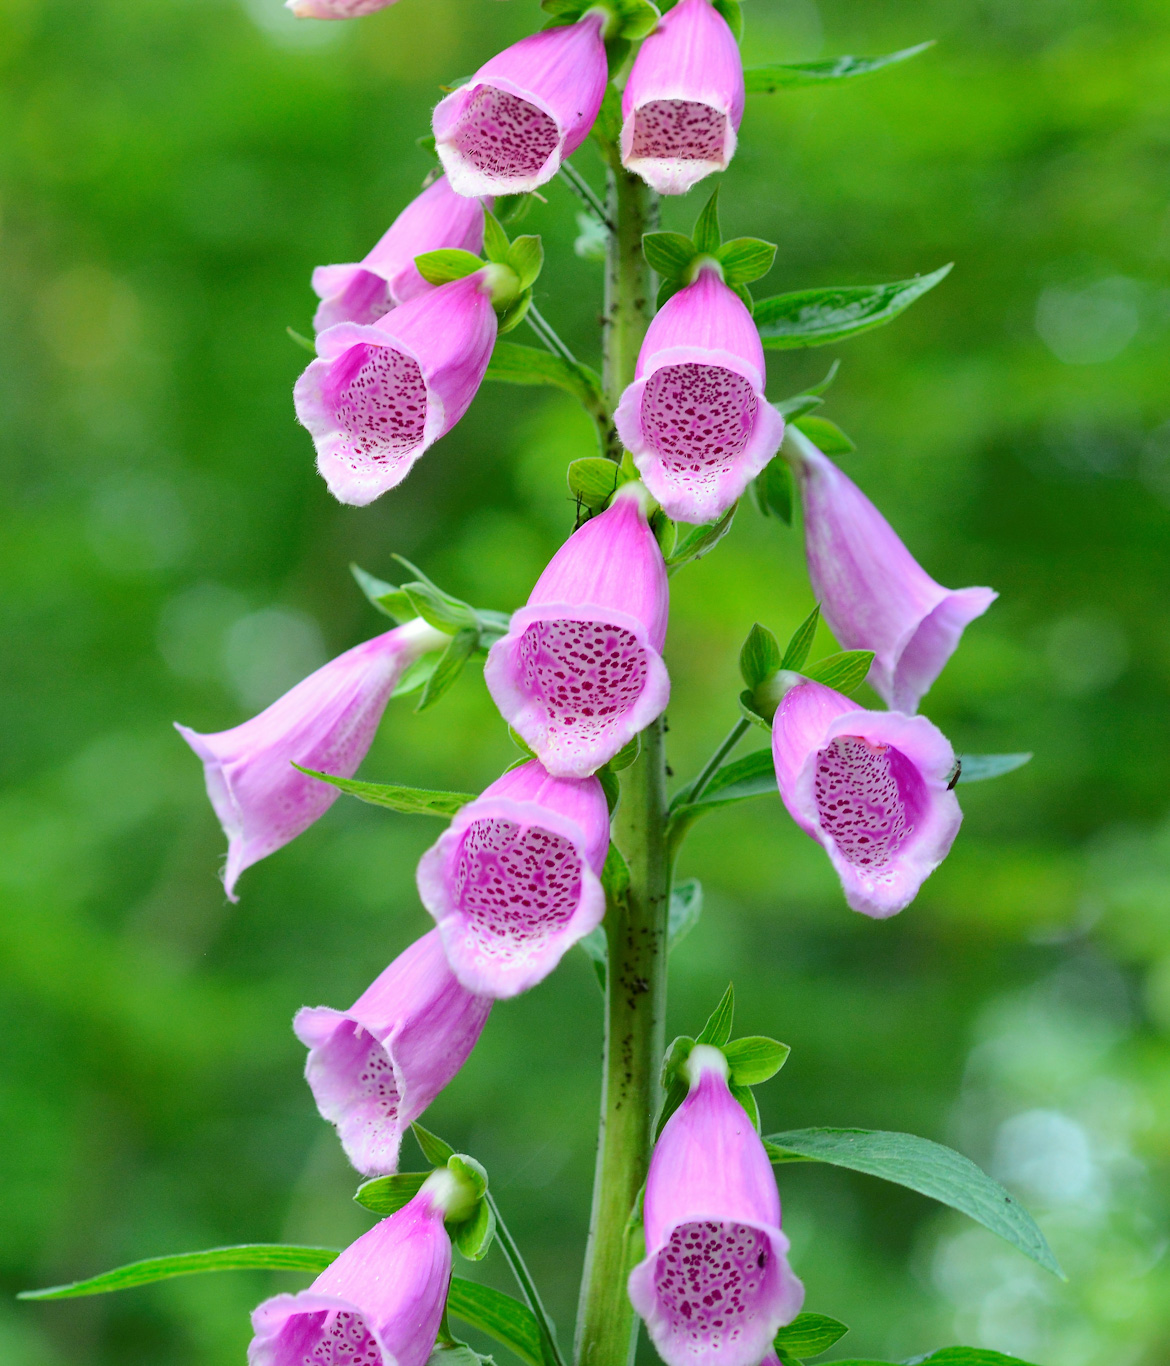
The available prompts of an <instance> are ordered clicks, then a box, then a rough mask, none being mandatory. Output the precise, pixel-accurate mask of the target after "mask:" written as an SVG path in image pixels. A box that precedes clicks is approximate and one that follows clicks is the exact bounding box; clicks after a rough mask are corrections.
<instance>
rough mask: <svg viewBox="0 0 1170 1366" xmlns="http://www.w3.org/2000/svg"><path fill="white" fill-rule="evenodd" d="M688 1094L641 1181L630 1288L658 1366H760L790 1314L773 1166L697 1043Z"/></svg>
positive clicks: (722, 1064) (723, 1072) (723, 1067)
mask: <svg viewBox="0 0 1170 1366" xmlns="http://www.w3.org/2000/svg"><path fill="white" fill-rule="evenodd" d="M686 1066H687V1071H688V1077H689V1080H690V1092H689V1094H688V1095H687V1097H686V1099H685V1100H684V1101H683V1103H682V1104H681V1105H680V1106H679V1108H678V1109H677V1110H676V1111H675V1112H674V1114H673V1115H671V1117H670V1118H669V1119H668V1120H667V1121H666V1124H665V1126H664V1127H663V1130H662V1134H661V1136H660V1137H659V1139H658V1143H657V1145H656V1146H655V1148H654V1155H653V1156H652V1157H651V1159H650V1171H649V1175H648V1176H647V1178H646V1198H645V1205H644V1211H643V1213H644V1220H645V1229H646V1259H645V1260H644V1261H643V1262H640V1263H639V1264H638V1265H637V1266H636V1267H635V1268H634V1269H633V1271H631V1272H630V1280H629V1292H630V1300H631V1302H632V1303H633V1306H634V1308H635V1309H636V1310H637V1311H638V1313H639V1314H640V1315H641V1317H642V1319H643V1321H644V1322H645V1324H646V1331H647V1332H648V1333H649V1335H650V1340H651V1341H652V1342H653V1344H654V1346H655V1347H656V1348H657V1350H658V1354H659V1356H660V1357H661V1358H662V1360H663V1361H664V1362H666V1366H759V1363H760V1361H761V1360H762V1359H763V1358H764V1356H765V1354H766V1353H767V1352H768V1351H769V1350H770V1348H771V1346H772V1339H773V1338H774V1337H775V1336H776V1332H777V1330H778V1329H779V1328H780V1327H782V1326H783V1325H784V1324H786V1323H790V1322H791V1321H792V1320H793V1319H794V1318H795V1317H796V1315H797V1314H798V1313H799V1312H800V1306H801V1304H802V1303H803V1301H804V1286H803V1285H802V1284H801V1283H800V1281H799V1280H798V1279H797V1278H796V1276H795V1275H794V1274H793V1272H792V1269H791V1268H790V1267H789V1265H788V1239H787V1238H786V1237H785V1236H784V1234H783V1233H782V1232H781V1231H780V1196H779V1194H778V1193H777V1191H776V1180H775V1177H774V1176H773V1175H772V1166H771V1163H770V1162H769V1160H768V1155H767V1153H766V1152H765V1151H764V1145H763V1143H762V1142H761V1141H760V1137H759V1135H758V1134H757V1133H756V1131H755V1129H754V1127H753V1126H752V1121H751V1120H750V1119H749V1118H748V1116H747V1113H746V1111H745V1110H744V1108H743V1106H741V1105H740V1104H739V1102H738V1101H737V1100H735V1098H734V1097H733V1096H732V1094H731V1092H730V1091H729V1090H728V1086H727V1070H728V1069H727V1060H726V1059H725V1058H724V1056H723V1054H722V1053H721V1052H720V1051H719V1050H718V1049H717V1048H710V1047H708V1046H707V1045H705V1044H698V1045H696V1047H695V1048H694V1049H693V1050H692V1052H691V1055H690V1057H689V1058H688V1060H687V1064H686Z"/></svg>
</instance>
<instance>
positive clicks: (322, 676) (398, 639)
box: [175, 621, 447, 901]
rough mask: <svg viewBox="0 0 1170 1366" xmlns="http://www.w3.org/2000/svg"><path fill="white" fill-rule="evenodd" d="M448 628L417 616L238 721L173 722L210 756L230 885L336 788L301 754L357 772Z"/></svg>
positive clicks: (300, 827)
mask: <svg viewBox="0 0 1170 1366" xmlns="http://www.w3.org/2000/svg"><path fill="white" fill-rule="evenodd" d="M446 639H447V638H446V637H445V636H443V635H442V634H441V633H440V632H438V631H435V630H433V629H432V628H431V627H429V626H427V625H426V623H425V622H423V621H414V622H411V623H409V624H408V625H406V626H399V627H398V628H397V629H396V630H393V631H387V632H386V633H385V634H384V635H380V636H375V637H374V639H373V640H367V641H365V642H364V643H363V644H361V645H355V646H354V648H353V649H352V650H347V651H346V652H345V653H344V654H343V655H338V656H337V658H336V659H333V660H330V662H329V663H328V664H325V665H323V666H322V667H321V668H320V669H318V670H317V671H316V673H312V674H310V675H309V677H308V678H306V679H303V680H302V681H301V682H300V683H298V684H297V686H296V687H295V688H293V689H292V690H291V691H290V692H287V693H285V695H284V696H283V697H281V698H278V699H277V701H275V702H273V704H272V705H271V706H270V707H268V708H267V709H266V710H265V711H262V712H261V713H260V715H259V716H254V717H253V718H252V720H250V721H245V722H244V723H243V725H241V726H235V727H234V728H233V729H232V730H223V731H218V732H217V733H215V734H213V735H201V734H199V733H198V732H197V731H193V730H191V729H189V728H188V727H187V726H181V725H178V724H177V723H176V725H175V729H176V730H177V731H178V732H179V734H180V735H181V736H182V737H183V739H184V740H186V741H187V743H188V744H189V745H190V746H191V748H192V749H193V750H194V751H195V753H196V754H197V755H198V756H199V758H200V759H202V760H203V769H204V776H205V778H206V781H207V795H208V796H209V797H210V799H211V804H212V806H213V807H214V808H215V814H216V815H217V816H218V817H219V823H220V824H221V825H222V826H223V829H224V834H225V835H227V837H228V857H227V867H226V869H225V871H224V888H225V890H226V892H227V894H228V897H229V898H230V899H231V900H232V901H236V900H238V898H237V897H236V894H235V885H236V880H237V878H238V877H239V876H240V874H241V873H242V872H243V871H244V869H245V868H249V867H251V865H252V864H253V863H256V862H257V861H258V860H260V859H262V858H265V857H267V855H269V854H272V853H275V851H276V850H277V849H280V848H282V847H283V846H284V845H286V844H288V842H289V841H290V840H293V839H295V838H296V837H297V836H298V835H299V834H301V832H302V831H304V830H307V829H308V827H309V826H310V825H312V824H313V822H314V821H315V820H317V818H318V817H319V816H322V815H323V814H324V813H325V811H326V810H328V808H329V807H330V806H332V804H333V803H334V801H336V800H337V797H338V795H339V794H338V791H337V788H335V787H330V786H329V784H328V783H323V782H321V781H319V780H318V779H316V778H309V777H306V776H305V775H304V774H303V773H298V772H297V771H296V769H295V768H293V763H294V762H296V763H298V764H301V765H302V766H303V767H304V768H313V769H316V770H317V771H318V772H320V773H331V774H333V775H335V776H338V777H342V778H351V777H352V776H353V775H354V773H355V772H356V771H357V767H358V765H359V764H360V763H361V761H362V760H363V759H364V758H365V756H366V752H367V750H368V749H369V748H370V745H371V743H372V741H373V739H374V732H375V731H376V730H377V729H378V722H379V721H380V720H381V719H382V713H383V711H384V710H385V708H386V702H387V700H388V699H389V697H390V694H391V693H392V692H393V691H394V687H395V684H396V683H397V682H398V680H399V678H400V677H401V676H402V673H403V671H404V670H405V669H406V668H407V666H408V665H409V664H412V663H413V662H414V661H415V660H416V659H417V658H418V657H419V656H420V655H421V654H424V653H425V652H426V651H427V650H433V649H436V648H438V647H439V646H440V645H442V644H443V643H445V641H446Z"/></svg>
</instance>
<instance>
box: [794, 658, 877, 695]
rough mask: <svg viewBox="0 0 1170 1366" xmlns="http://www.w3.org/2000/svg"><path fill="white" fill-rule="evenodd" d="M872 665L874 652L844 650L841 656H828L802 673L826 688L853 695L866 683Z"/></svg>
mask: <svg viewBox="0 0 1170 1366" xmlns="http://www.w3.org/2000/svg"><path fill="white" fill-rule="evenodd" d="M872 663H873V651H872V650H842V651H841V652H840V654H835V655H826V656H825V658H824V659H818V660H817V662H816V663H815V664H810V665H809V666H808V667H807V668H806V669H803V670H802V672H803V674H804V676H805V678H811V679H813V681H814V682H816V683H823V684H824V685H825V687H826V688H835V689H836V690H837V691H838V692H843V693H851V692H852V691H853V689H854V688H860V687H861V685H862V684H863V683H864V682H865V676H866V674H867V673H869V666H870V665H871V664H872Z"/></svg>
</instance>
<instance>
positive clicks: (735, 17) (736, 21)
mask: <svg viewBox="0 0 1170 1366" xmlns="http://www.w3.org/2000/svg"><path fill="white" fill-rule="evenodd" d="M715 8H716V10H718V11H719V13H720V14H722V15H723V17H724V19H726V20H727V27H728V28H729V29H730V30H731V33H732V37H734V39H735V41H736V42H737V43H738V42H740V41H741V40H742V39H743V9H742V8H741V7H740V3H739V0H715Z"/></svg>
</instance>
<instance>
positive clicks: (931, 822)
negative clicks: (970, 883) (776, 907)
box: [772, 679, 963, 920]
mask: <svg viewBox="0 0 1170 1366" xmlns="http://www.w3.org/2000/svg"><path fill="white" fill-rule="evenodd" d="M772 757H773V759H774V760H775V763H776V781H777V783H778V785H779V788H780V796H781V797H782V798H783V801H784V805H785V806H786V807H787V808H788V813H789V815H790V816H791V817H792V819H793V820H794V821H795V822H796V823H797V825H799V826H800V828H801V829H802V830H803V831H804V832H805V833H806V834H807V835H811V836H812V838H813V839H815V840H816V841H817V843H818V844H820V845H822V846H823V848H824V849H825V851H826V853H827V854H828V855H829V858H830V859H831V860H832V864H833V867H834V868H835V869H836V870H837V874H838V876H839V877H840V879H841V886H842V888H843V889H844V892H845V900H846V901H847V902H848V903H849V905H850V906H852V908H853V909H854V910H855V911H860V912H861V913H862V914H863V915H869V916H873V917H874V918H875V919H878V920H884V919H885V918H886V916H890V915H895V914H897V912H898V911H900V910H903V909H904V908H905V907H906V906H908V905H909V904H910V902H911V901H913V900H914V898H915V897H916V896H917V895H918V889H919V887H921V886H922V883H923V882H924V881H925V880H926V878H927V877H929V875H930V874H931V873H932V872H934V870H935V869H936V868H937V867H938V865H939V864H940V863H941V862H942V861H943V859H944V858H946V856H947V854H948V853H949V852H950V848H951V845H952V844H953V843H954V839H955V836H956V835H957V834H958V833H959V825H960V824H961V822H962V819H963V813H962V812H961V811H960V810H959V803H958V801H957V799H956V797H955V794H954V793H953V792H952V791H949V790H948V785H949V783H950V781H951V777H952V774H953V772H954V766H955V752H954V750H953V749H952V748H951V745H950V741H948V740H947V738H946V737H945V736H944V735H943V734H942V732H941V731H940V730H939V729H938V727H937V726H935V725H933V724H932V723H931V722H930V721H928V720H927V719H926V717H925V716H906V715H904V714H903V713H902V712H896V711H866V710H865V709H864V708H862V707H859V706H858V705H857V704H856V702H853V701H851V700H850V699H849V698H848V697H844V696H843V695H842V694H841V693H839V692H834V691H833V689H832V688H826V687H824V686H823V685H822V684H820V683H814V682H812V681H811V680H809V679H802V680H800V681H799V682H797V683H796V684H795V686H794V687H791V688H790V689H789V690H788V691H787V692H786V693H785V694H784V697H783V698H782V699H781V701H780V705H779V707H777V709H776V715H775V717H774V718H773V721H772Z"/></svg>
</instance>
